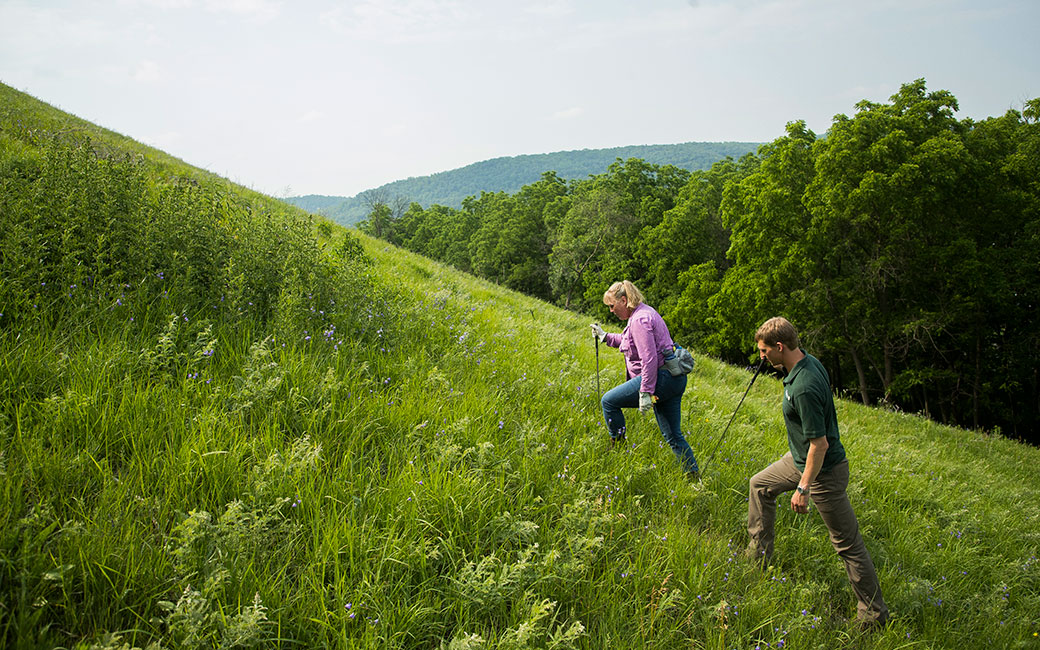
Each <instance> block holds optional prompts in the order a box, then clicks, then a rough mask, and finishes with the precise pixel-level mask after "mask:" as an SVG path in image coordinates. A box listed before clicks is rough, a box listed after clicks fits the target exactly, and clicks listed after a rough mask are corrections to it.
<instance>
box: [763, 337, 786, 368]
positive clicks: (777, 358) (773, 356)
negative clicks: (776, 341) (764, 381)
mask: <svg viewBox="0 0 1040 650" xmlns="http://www.w3.org/2000/svg"><path fill="white" fill-rule="evenodd" d="M758 358H759V359H765V360H766V361H768V362H769V364H770V365H771V366H773V367H774V368H777V369H779V368H782V367H783V363H782V361H783V355H782V354H781V351H780V348H779V346H774V345H767V344H766V343H765V342H764V341H758Z"/></svg>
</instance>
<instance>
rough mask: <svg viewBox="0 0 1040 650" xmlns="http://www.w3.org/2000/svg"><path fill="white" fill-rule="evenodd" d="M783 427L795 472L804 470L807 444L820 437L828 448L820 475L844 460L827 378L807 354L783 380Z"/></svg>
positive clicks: (821, 365)
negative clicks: (824, 438) (825, 437)
mask: <svg viewBox="0 0 1040 650" xmlns="http://www.w3.org/2000/svg"><path fill="white" fill-rule="evenodd" d="M784 424H785V425H787V444H788V446H789V447H790V449H791V455H792V456H793V457H794V464H795V466H796V467H797V468H798V469H800V470H804V469H805V458H806V456H807V455H808V453H809V441H810V440H811V439H813V438H819V437H820V436H827V443H828V445H829V446H828V447H827V455H826V456H825V457H824V459H823V468H822V469H821V470H820V471H827V470H829V469H830V468H832V467H834V466H835V465H837V464H838V463H840V462H841V461H842V460H844V459H845V447H843V446H842V444H841V437H840V436H839V435H838V413H837V411H835V410H834V396H833V395H831V382H830V377H829V375H828V374H827V369H826V368H824V367H823V364H822V363H820V360H819V359H817V358H816V357H814V356H812V355H811V354H808V353H807V354H806V355H805V358H804V359H802V360H801V361H799V362H798V363H797V364H795V366H794V369H793V370H791V372H790V374H788V375H787V377H785V378H784Z"/></svg>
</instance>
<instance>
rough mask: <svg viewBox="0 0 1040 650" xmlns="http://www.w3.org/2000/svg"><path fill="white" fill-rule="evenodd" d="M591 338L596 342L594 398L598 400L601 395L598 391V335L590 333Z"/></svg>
mask: <svg viewBox="0 0 1040 650" xmlns="http://www.w3.org/2000/svg"><path fill="white" fill-rule="evenodd" d="M592 340H593V341H595V342H596V399H597V400H598V399H599V398H600V397H602V396H603V395H602V394H601V393H600V392H599V337H598V336H596V333H595V332H593V333H592Z"/></svg>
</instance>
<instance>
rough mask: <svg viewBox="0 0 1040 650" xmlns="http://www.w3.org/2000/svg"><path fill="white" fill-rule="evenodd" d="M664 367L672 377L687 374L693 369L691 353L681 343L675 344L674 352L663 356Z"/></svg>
mask: <svg viewBox="0 0 1040 650" xmlns="http://www.w3.org/2000/svg"><path fill="white" fill-rule="evenodd" d="M664 369H665V370H667V371H668V374H670V375H671V376H673V377H678V376H679V375H688V374H690V371H691V370H693V355H692V354H690V351H689V350H687V349H686V348H684V347H683V346H681V345H676V346H675V352H673V353H672V354H669V355H668V356H667V357H665V358H664Z"/></svg>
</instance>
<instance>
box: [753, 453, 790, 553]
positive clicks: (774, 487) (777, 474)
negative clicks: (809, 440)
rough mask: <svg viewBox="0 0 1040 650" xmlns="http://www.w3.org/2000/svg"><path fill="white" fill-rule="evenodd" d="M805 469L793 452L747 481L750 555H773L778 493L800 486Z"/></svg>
mask: <svg viewBox="0 0 1040 650" xmlns="http://www.w3.org/2000/svg"><path fill="white" fill-rule="evenodd" d="M801 477H802V473H801V472H799V471H798V468H797V467H795V466H794V460H793V459H792V458H791V454H790V452H788V453H786V454H784V455H783V457H781V458H780V460H778V461H776V462H775V463H773V464H772V465H770V466H769V467H766V468H765V469H763V470H762V471H761V472H759V473H758V474H755V475H754V476H752V477H751V480H750V481H748V538H749V540H748V550H747V552H748V556H749V557H753V558H758V559H760V560H762V562H763V563H768V562H769V559H770V558H771V557H772V556H773V538H774V532H773V526H774V524H775V522H776V497H777V496H778V495H780V494H783V493H784V492H789V491H791V490H793V489H794V488H796V487H797V486H798V480H799V479H800V478H801Z"/></svg>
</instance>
